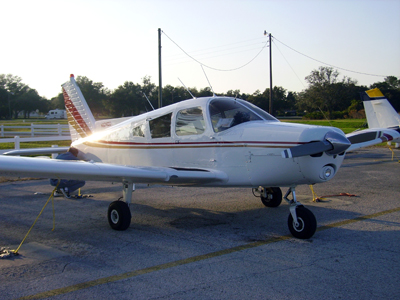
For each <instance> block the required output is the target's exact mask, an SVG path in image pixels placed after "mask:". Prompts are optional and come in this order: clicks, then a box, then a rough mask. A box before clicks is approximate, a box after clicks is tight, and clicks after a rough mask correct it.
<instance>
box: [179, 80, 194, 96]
mask: <svg viewBox="0 0 400 300" xmlns="http://www.w3.org/2000/svg"><path fill="white" fill-rule="evenodd" d="M178 80H179V81H180V82H181V83H182V85H183V86H184V87H185V89H186V90H187V92H188V93H189V94H190V96H192V98H193V99H196V97H195V96H193V94H192V93H191V92H190V91H189V89H188V88H187V87H186V85H185V84H184V83H183V82H182V80H180V78H179V77H178Z"/></svg>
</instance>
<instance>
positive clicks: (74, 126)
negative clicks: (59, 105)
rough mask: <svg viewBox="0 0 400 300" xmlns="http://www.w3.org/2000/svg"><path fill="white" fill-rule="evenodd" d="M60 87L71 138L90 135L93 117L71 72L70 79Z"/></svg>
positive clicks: (93, 126)
mask: <svg viewBox="0 0 400 300" xmlns="http://www.w3.org/2000/svg"><path fill="white" fill-rule="evenodd" d="M62 88H63V95H64V103H65V109H66V111H67V117H68V125H69V130H70V133H71V140H72V141H75V140H77V139H79V138H84V137H87V136H89V135H91V134H92V132H93V131H94V128H95V119H94V117H93V114H92V112H91V111H90V108H89V106H88V105H87V103H86V100H85V97H83V94H82V92H81V90H80V88H79V86H78V85H77V83H76V81H75V78H74V75H73V74H71V76H70V81H67V82H66V83H64V84H63V85H62Z"/></svg>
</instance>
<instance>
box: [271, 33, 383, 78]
mask: <svg viewBox="0 0 400 300" xmlns="http://www.w3.org/2000/svg"><path fill="white" fill-rule="evenodd" d="M274 40H277V41H278V42H279V43H281V44H282V45H284V46H285V47H287V48H289V49H290V50H292V51H294V52H296V53H298V54H300V55H303V56H305V57H307V58H309V59H311V60H314V61H316V62H319V63H321V64H324V65H327V66H330V67H333V68H336V69H339V70H343V71H347V72H351V73H356V74H361V75H368V76H376V77H387V75H376V74H369V73H363V72H358V71H353V70H349V69H345V68H341V67H337V66H334V65H331V64H328V63H325V62H323V61H320V60H318V59H315V58H312V57H311V56H308V55H306V54H304V53H301V52H300V51H297V50H295V49H293V48H292V47H290V46H288V45H286V44H285V43H283V42H281V41H280V40H278V39H277V38H276V37H274Z"/></svg>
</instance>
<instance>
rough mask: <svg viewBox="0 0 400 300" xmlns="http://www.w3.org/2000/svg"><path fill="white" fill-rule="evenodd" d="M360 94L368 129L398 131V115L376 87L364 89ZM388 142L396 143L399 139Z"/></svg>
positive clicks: (399, 120) (399, 128) (399, 124)
mask: <svg viewBox="0 0 400 300" xmlns="http://www.w3.org/2000/svg"><path fill="white" fill-rule="evenodd" d="M361 96H362V97H361V98H362V100H363V104H364V109H365V115H366V117H367V122H368V127H369V128H370V129H373V130H377V131H379V130H383V129H393V130H395V131H397V132H400V115H399V114H398V113H397V112H396V111H395V110H394V108H393V106H392V105H391V104H390V102H389V101H388V100H387V99H386V97H385V96H384V95H383V94H382V92H381V91H380V90H379V89H378V88H375V89H373V90H369V91H366V92H365V93H362V95H361ZM390 142H393V143H397V144H398V143H400V139H399V138H397V139H396V138H395V139H393V140H392V141H390Z"/></svg>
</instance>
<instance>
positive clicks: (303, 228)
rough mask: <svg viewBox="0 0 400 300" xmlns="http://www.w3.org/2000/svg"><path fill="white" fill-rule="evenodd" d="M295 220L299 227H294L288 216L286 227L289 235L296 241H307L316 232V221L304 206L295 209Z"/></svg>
mask: <svg viewBox="0 0 400 300" xmlns="http://www.w3.org/2000/svg"><path fill="white" fill-rule="evenodd" d="M296 214H297V220H298V222H299V226H297V227H296V226H295V224H294V223H293V217H292V214H289V218H288V226H289V230H290V233H291V234H292V235H293V236H294V237H295V238H298V239H309V238H311V237H312V236H313V235H314V233H315V231H316V230H317V220H316V219H315V216H314V214H313V213H312V212H311V211H310V210H309V209H307V208H305V207H304V206H297V207H296Z"/></svg>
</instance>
